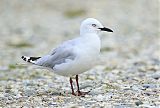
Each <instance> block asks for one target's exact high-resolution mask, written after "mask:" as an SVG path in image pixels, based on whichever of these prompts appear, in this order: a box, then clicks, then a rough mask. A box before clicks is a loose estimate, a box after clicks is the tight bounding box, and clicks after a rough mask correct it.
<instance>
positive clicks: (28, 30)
mask: <svg viewBox="0 0 160 108" xmlns="http://www.w3.org/2000/svg"><path fill="white" fill-rule="evenodd" d="M158 5H159V1H158V0H152V1H151V0H100V1H93V0H85V2H84V1H83V0H81V1H80V0H79V1H75V0H65V1H62V0H45V1H44V0H37V1H36V0H12V1H11V0H0V38H1V41H0V107H8V108H11V107H24V108H27V107H72V108H77V107H79V108H86V107H92V108H97V107H102V108H103V107H107V108H108V107H115V108H130V107H145V108H146V107H147V108H156V107H157V108H158V107H160V36H159V33H160V32H159V28H160V26H159V19H158V15H159V14H160V13H159V12H158V9H159V6H158ZM87 17H94V18H97V19H98V20H100V21H101V22H102V23H103V24H104V25H106V26H107V27H109V28H111V29H113V30H114V33H102V34H101V39H102V49H101V52H102V55H103V56H104V61H105V63H104V64H103V65H101V66H97V67H95V68H93V69H92V70H90V71H88V72H85V73H83V74H81V75H80V86H81V89H82V90H84V91H89V90H90V91H91V92H90V93H89V94H88V95H86V96H85V97H76V96H72V95H71V94H70V93H71V92H70V85H69V81H68V80H69V78H67V77H62V76H58V75H56V74H54V73H52V72H49V71H48V70H42V69H37V68H36V69H35V67H32V66H29V65H26V64H24V62H23V61H22V60H21V58H20V57H21V55H28V56H29V55H33V56H41V55H43V54H46V53H48V52H49V51H51V49H52V48H54V47H56V46H57V45H58V44H60V43H62V42H63V41H65V40H68V39H72V38H74V37H76V35H77V34H78V33H79V25H80V22H81V21H82V20H83V19H85V18H87Z"/></svg>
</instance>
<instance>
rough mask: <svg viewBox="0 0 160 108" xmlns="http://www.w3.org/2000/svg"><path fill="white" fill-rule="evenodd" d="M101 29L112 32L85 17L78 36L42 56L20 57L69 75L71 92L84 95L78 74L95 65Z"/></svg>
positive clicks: (97, 57)
mask: <svg viewBox="0 0 160 108" xmlns="http://www.w3.org/2000/svg"><path fill="white" fill-rule="evenodd" d="M101 31H107V32H113V31H112V30H111V29H109V28H106V27H104V26H103V25H102V24H101V23H100V22H99V21H98V20H96V19H94V18H87V19H85V20H84V21H82V23H81V26H80V36H79V37H77V38H75V39H72V40H68V41H66V42H64V43H62V44H61V45H59V46H58V47H57V48H55V49H54V50H53V51H52V52H51V53H50V54H47V55H44V56H42V57H27V56H22V59H23V60H24V61H26V62H29V63H32V64H34V65H38V66H42V67H45V68H47V69H49V70H52V71H53V72H54V73H56V74H58V75H62V76H66V77H70V85H71V89H72V94H73V95H75V96H82V95H85V94H87V93H88V92H81V91H80V88H79V83H78V74H81V73H83V72H85V71H88V70H90V69H91V68H93V67H94V66H96V65H97V60H99V56H100V48H101V41H100V38H99V36H98V33H99V32H101ZM73 76H75V77H76V85H77V92H75V91H74V89H73V81H72V77H73Z"/></svg>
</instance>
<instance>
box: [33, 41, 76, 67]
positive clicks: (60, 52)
mask: <svg viewBox="0 0 160 108" xmlns="http://www.w3.org/2000/svg"><path fill="white" fill-rule="evenodd" d="M75 57H76V55H75V54H74V52H73V46H72V45H68V46H67V47H66V46H65V44H64V45H62V46H60V47H58V48H56V49H55V50H54V51H52V53H51V54H50V55H46V56H44V57H42V58H40V59H39V60H37V62H36V64H37V65H39V66H43V67H49V68H52V69H53V67H54V66H55V65H58V64H62V63H66V61H67V60H68V59H69V60H74V59H75Z"/></svg>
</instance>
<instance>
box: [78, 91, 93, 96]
mask: <svg viewBox="0 0 160 108" xmlns="http://www.w3.org/2000/svg"><path fill="white" fill-rule="evenodd" d="M89 92H90V91H88V92H81V91H78V96H85V95H86V94H88V93H89Z"/></svg>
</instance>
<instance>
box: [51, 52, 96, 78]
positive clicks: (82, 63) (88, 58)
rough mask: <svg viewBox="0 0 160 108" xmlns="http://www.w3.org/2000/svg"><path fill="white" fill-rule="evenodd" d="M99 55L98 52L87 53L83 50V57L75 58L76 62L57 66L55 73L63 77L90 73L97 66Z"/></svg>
mask: <svg viewBox="0 0 160 108" xmlns="http://www.w3.org/2000/svg"><path fill="white" fill-rule="evenodd" d="M98 54H99V53H98V51H95V50H94V52H85V50H84V49H83V51H81V55H79V56H78V57H77V58H75V60H73V61H72V60H70V61H68V62H66V63H63V64H60V65H56V66H55V67H54V68H53V69H54V72H55V73H56V74H59V75H62V76H74V75H77V74H80V73H83V72H85V71H88V70H90V69H91V68H93V67H94V66H95V65H96V60H97V57H98Z"/></svg>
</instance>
